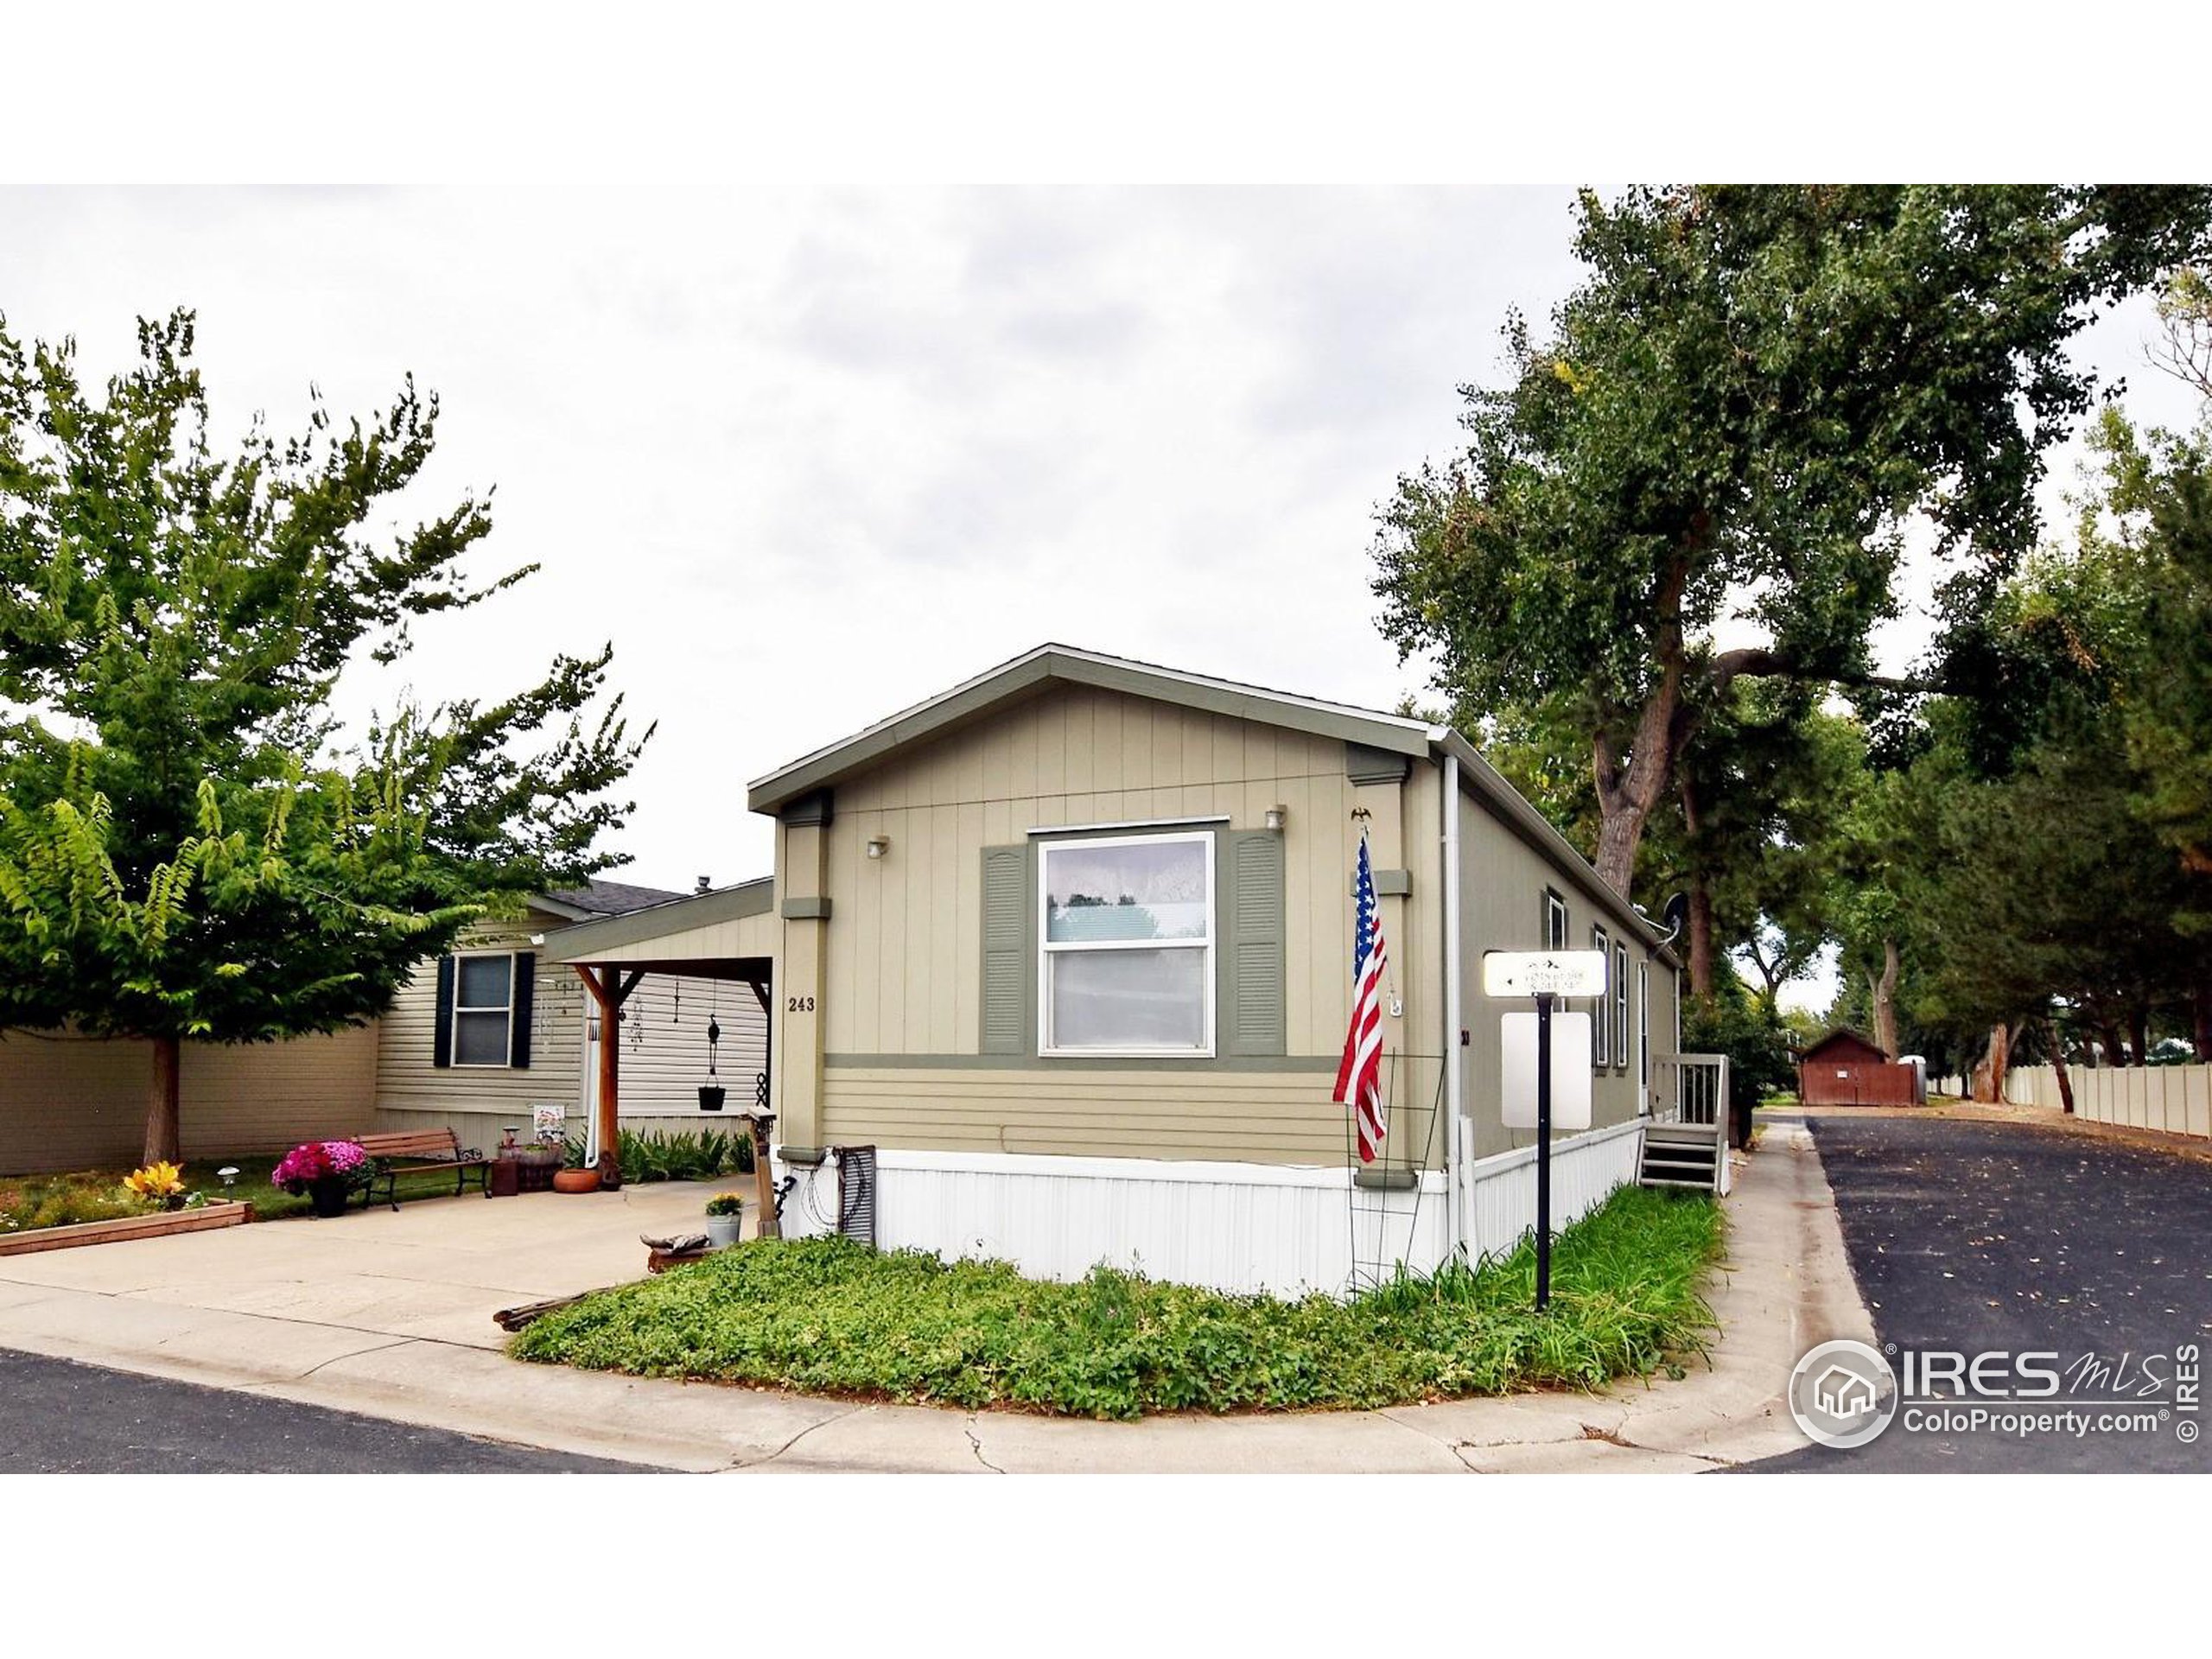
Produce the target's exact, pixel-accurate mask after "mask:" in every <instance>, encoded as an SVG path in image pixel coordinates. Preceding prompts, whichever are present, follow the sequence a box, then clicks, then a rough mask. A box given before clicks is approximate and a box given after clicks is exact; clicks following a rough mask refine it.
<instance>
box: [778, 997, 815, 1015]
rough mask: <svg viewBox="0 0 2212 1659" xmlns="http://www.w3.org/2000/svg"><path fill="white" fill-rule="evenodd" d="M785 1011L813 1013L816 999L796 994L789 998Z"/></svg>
mask: <svg viewBox="0 0 2212 1659" xmlns="http://www.w3.org/2000/svg"><path fill="white" fill-rule="evenodd" d="M785 1012H787V1013H790V1014H812V1013H813V1012H814V999H813V998H812V997H810V996H794V997H790V998H787V999H786V1006H785Z"/></svg>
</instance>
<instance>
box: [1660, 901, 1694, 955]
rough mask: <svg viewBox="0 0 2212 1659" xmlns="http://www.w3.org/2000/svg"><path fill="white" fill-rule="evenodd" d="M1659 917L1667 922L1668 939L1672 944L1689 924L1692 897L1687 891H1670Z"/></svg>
mask: <svg viewBox="0 0 2212 1659" xmlns="http://www.w3.org/2000/svg"><path fill="white" fill-rule="evenodd" d="M1659 918H1660V919H1661V920H1662V921H1663V922H1665V923H1666V924H1667V939H1668V942H1669V944H1672V943H1673V942H1674V941H1675V939H1676V938H1679V937H1680V936H1681V931H1682V930H1683V929H1684V928H1685V927H1688V925H1689V920H1690V899H1689V895H1688V893H1669V895H1668V896H1667V902H1666V904H1665V905H1664V906H1662V907H1661V909H1660V912H1659Z"/></svg>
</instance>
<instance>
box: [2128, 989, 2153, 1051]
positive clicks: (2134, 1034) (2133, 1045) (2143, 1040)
mask: <svg viewBox="0 0 2212 1659" xmlns="http://www.w3.org/2000/svg"><path fill="white" fill-rule="evenodd" d="M2127 1035H2128V1044H2127V1046H2128V1047H2129V1048H2130V1049H2132V1050H2133V1052H2134V1054H2135V1061H2134V1063H2135V1064H2136V1065H2150V1064H2151V1010H2150V1009H2148V1008H2147V1007H2144V1006H2142V1005H2141V1004H2140V1003H2138V1004H2137V1005H2136V1007H2135V1009H2134V1011H2133V1013H2131V1014H2129V1015H2128V1016H2127Z"/></svg>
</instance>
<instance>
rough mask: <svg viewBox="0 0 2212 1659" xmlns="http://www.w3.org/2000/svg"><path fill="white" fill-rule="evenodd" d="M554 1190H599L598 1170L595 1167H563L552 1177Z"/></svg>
mask: <svg viewBox="0 0 2212 1659" xmlns="http://www.w3.org/2000/svg"><path fill="white" fill-rule="evenodd" d="M553 1190H554V1191H555V1192H598V1191H599V1172H598V1171H597V1170H595V1169H564V1170H563V1171H561V1172H560V1173H558V1174H556V1175H555V1176H554V1178H553Z"/></svg>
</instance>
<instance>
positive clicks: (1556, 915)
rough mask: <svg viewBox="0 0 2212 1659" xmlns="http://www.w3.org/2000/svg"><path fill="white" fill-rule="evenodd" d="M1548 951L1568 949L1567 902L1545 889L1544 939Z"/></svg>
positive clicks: (1544, 945) (1544, 946)
mask: <svg viewBox="0 0 2212 1659" xmlns="http://www.w3.org/2000/svg"><path fill="white" fill-rule="evenodd" d="M1543 948H1544V949H1545V950H1566V949H1567V900H1566V899H1562V898H1560V896H1559V894H1557V893H1554V892H1553V891H1552V890H1551V889H1550V888H1549V887H1546V888H1545V889H1544V938H1543Z"/></svg>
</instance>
